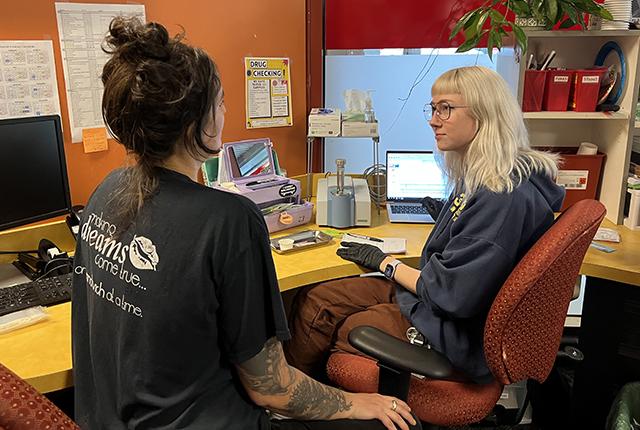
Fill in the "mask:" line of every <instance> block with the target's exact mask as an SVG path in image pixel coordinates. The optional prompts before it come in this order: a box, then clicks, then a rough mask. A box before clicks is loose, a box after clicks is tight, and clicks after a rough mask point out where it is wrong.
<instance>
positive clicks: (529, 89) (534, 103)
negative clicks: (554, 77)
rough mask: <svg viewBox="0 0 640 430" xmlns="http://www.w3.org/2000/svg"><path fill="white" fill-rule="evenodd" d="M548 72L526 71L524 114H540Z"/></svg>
mask: <svg viewBox="0 0 640 430" xmlns="http://www.w3.org/2000/svg"><path fill="white" fill-rule="evenodd" d="M546 75H547V71H546V70H525V71H524V92H523V94H522V112H538V111H540V110H542V97H543V95H544V80H545V76H546Z"/></svg>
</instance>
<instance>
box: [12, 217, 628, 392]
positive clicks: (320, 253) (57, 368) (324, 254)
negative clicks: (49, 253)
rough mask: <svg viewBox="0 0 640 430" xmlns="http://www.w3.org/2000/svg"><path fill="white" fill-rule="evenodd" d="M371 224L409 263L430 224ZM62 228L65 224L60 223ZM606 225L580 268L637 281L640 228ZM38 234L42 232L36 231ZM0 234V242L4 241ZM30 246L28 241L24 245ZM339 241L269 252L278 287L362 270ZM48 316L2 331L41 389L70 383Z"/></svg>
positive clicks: (63, 339)
mask: <svg viewBox="0 0 640 430" xmlns="http://www.w3.org/2000/svg"><path fill="white" fill-rule="evenodd" d="M372 224H373V225H372V227H369V228H352V229H344V231H345V232H346V231H350V232H354V233H362V234H367V235H370V236H378V237H405V238H407V253H406V254H405V255H399V256H398V257H399V258H400V259H401V260H404V261H405V262H406V263H407V264H410V265H412V266H414V267H415V266H417V264H418V260H419V256H420V252H421V251H422V246H423V245H424V242H425V241H426V239H427V237H428V235H429V233H430V231H431V228H432V227H431V226H430V225H420V224H393V225H392V224H389V223H388V222H387V218H386V213H385V212H384V211H382V212H381V214H380V215H377V214H375V213H374V216H373V219H372ZM61 226H62V227H63V228H65V229H66V226H65V225H64V224H61ZM603 226H604V227H611V228H615V229H616V230H618V231H619V232H620V235H621V237H622V242H621V243H620V244H608V245H610V246H611V247H612V248H615V249H617V251H616V252H614V253H610V254H607V253H604V252H602V251H598V250H596V249H593V248H591V249H589V252H588V253H587V256H586V258H585V261H584V263H583V265H582V269H581V273H583V274H585V275H588V276H594V277H601V278H606V279H612V280H615V281H619V282H624V283H628V284H632V285H637V286H640V257H639V255H638V252H639V251H640V232H632V231H630V230H628V229H626V228H624V227H622V226H614V225H612V224H611V223H609V222H608V221H605V222H604V224H603ZM314 228H318V227H317V226H316V225H305V226H301V227H297V228H294V229H290V230H286V231H283V232H279V233H275V234H274V235H273V237H278V236H283V235H286V234H290V233H293V232H296V231H301V230H306V229H314ZM39 237H43V236H42V235H40V236H39ZM5 244H6V242H5V243H3V240H2V235H1V234H0V245H5ZM25 246H28V245H25ZM337 248H338V240H337V239H334V241H333V242H332V243H330V244H328V245H326V246H323V247H319V248H315V249H313V250H311V249H310V250H306V251H298V252H294V253H292V254H284V255H279V254H275V253H274V254H273V256H274V262H275V266H276V270H277V273H278V279H279V282H280V289H281V290H282V291H286V290H289V289H292V288H296V287H300V286H303V285H308V284H312V283H316V282H320V281H326V280H330V279H337V278H341V277H345V276H353V275H358V274H360V273H363V271H362V270H361V269H360V268H359V267H358V266H357V265H355V264H353V263H349V262H347V261H345V260H342V259H341V258H340V257H338V256H337V255H336V254H335V251H336V249H337ZM49 314H50V319H49V320H48V321H45V322H41V323H38V324H35V325H33V326H30V327H25V328H22V329H19V330H16V331H13V332H11V333H6V334H0V363H2V364H4V365H5V366H7V367H9V368H10V369H11V370H13V371H14V372H16V373H17V374H18V375H20V376H21V377H22V378H24V379H26V380H27V381H28V382H29V383H31V384H32V385H33V386H34V387H35V388H36V389H38V390H39V391H41V392H49V391H55V390H59V389H62V388H66V387H70V386H72V385H73V380H72V372H71V304H70V303H65V304H62V305H58V306H53V307H51V308H49Z"/></svg>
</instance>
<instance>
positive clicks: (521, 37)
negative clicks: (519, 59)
mask: <svg viewBox="0 0 640 430" xmlns="http://www.w3.org/2000/svg"><path fill="white" fill-rule="evenodd" d="M511 28H512V30H513V34H514V36H516V43H517V44H518V45H519V46H520V47H521V48H522V52H523V53H524V52H527V35H526V34H524V31H522V28H520V26H519V25H516V24H511Z"/></svg>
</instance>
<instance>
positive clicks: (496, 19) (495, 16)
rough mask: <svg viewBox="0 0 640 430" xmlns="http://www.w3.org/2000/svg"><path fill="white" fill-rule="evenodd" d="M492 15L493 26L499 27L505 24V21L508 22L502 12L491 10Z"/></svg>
mask: <svg viewBox="0 0 640 430" xmlns="http://www.w3.org/2000/svg"><path fill="white" fill-rule="evenodd" d="M490 14H491V22H492V23H493V24H496V25H498V24H500V23H503V22H505V21H506V20H507V19H506V18H505V17H504V15H503V14H501V13H500V12H498V11H497V10H495V9H491V12H490Z"/></svg>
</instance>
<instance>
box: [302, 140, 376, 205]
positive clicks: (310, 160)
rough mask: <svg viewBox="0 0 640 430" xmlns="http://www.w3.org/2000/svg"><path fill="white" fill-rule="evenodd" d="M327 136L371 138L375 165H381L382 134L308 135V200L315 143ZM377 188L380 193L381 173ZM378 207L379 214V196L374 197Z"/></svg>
mask: <svg viewBox="0 0 640 430" xmlns="http://www.w3.org/2000/svg"><path fill="white" fill-rule="evenodd" d="M325 137H337V138H340V139H355V138H360V139H363V138H364V139H371V140H372V141H373V166H374V167H375V168H377V166H379V165H380V157H379V154H378V148H379V146H380V136H379V135H377V136H329V135H326V136H307V200H308V201H310V200H311V191H312V190H311V188H313V174H312V170H313V144H314V142H315V140H316V138H318V139H324V138H325ZM375 187H376V190H377V191H378V194H379V192H380V188H381V185H380V175H376V185H375ZM374 200H375V205H376V208H377V209H378V214H379V213H380V206H381V201H380V199H379V198H376V199H374Z"/></svg>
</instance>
